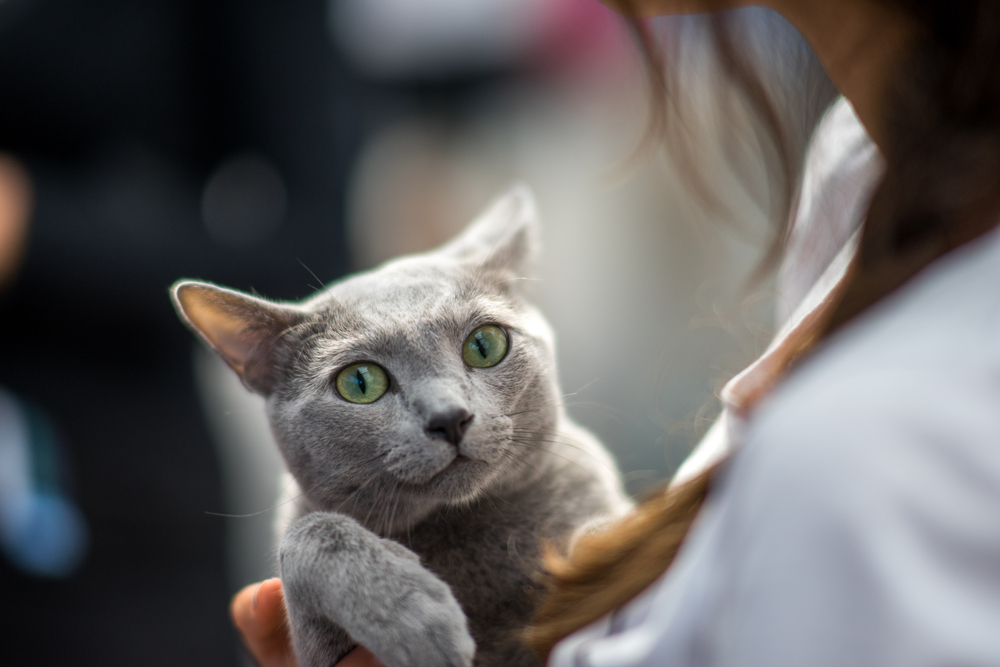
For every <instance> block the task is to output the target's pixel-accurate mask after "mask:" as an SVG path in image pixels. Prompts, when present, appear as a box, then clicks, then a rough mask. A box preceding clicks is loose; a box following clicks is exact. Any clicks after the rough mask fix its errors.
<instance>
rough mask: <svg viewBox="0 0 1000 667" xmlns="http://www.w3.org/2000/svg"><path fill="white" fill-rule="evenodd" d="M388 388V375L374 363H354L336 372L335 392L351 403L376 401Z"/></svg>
mask: <svg viewBox="0 0 1000 667" xmlns="http://www.w3.org/2000/svg"><path fill="white" fill-rule="evenodd" d="M388 388H389V376H388V375H386V373H385V371H384V370H382V368H381V367H379V366H376V365H375V364H371V363H363V364H354V365H352V366H348V367H347V368H345V369H344V370H342V371H340V372H339V373H338V374H337V393H338V394H340V395H341V396H343V397H344V398H345V399H347V400H348V401H350V402H351V403H371V402H373V401H377V400H378V399H379V397H381V396H382V394H384V393H385V392H386V390H387V389H388Z"/></svg>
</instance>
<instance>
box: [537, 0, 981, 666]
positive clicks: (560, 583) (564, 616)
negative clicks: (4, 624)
mask: <svg viewBox="0 0 1000 667" xmlns="http://www.w3.org/2000/svg"><path fill="white" fill-rule="evenodd" d="M884 1H885V2H886V3H891V4H893V5H894V6H896V7H898V8H900V9H902V10H904V11H906V12H907V13H908V14H910V15H911V16H912V17H913V18H915V19H916V20H917V21H918V23H919V25H920V26H921V28H922V34H921V36H920V38H919V40H918V44H917V46H916V48H915V49H914V50H913V52H912V55H911V56H910V58H909V61H908V62H907V65H906V66H905V68H904V69H903V71H902V72H901V75H900V76H898V77H897V78H896V79H895V84H894V87H893V89H892V90H890V91H889V102H890V103H889V104H888V105H887V108H888V110H889V114H888V130H887V136H886V137H885V140H884V141H883V145H881V146H880V148H881V149H882V153H883V156H884V158H885V162H886V171H885V175H884V177H883V180H882V182H881V183H880V185H879V187H878V189H877V190H876V192H875V195H874V197H873V199H872V201H871V204H870V207H869V210H868V216H867V218H866V221H865V225H864V229H863V233H862V237H861V242H860V247H859V250H858V255H857V258H856V260H855V262H854V264H853V266H852V269H851V273H850V274H849V277H848V283H847V285H846V286H845V288H844V291H843V295H842V297H841V299H840V301H839V303H838V304H837V305H836V307H835V308H834V309H833V312H832V315H831V316H830V318H829V320H828V322H827V323H826V325H825V327H824V335H829V334H830V333H831V332H833V331H835V330H837V329H838V328H840V327H841V326H843V325H844V324H845V323H847V322H848V321H850V320H851V319H852V318H854V317H856V316H858V315H859V314H860V313H862V312H864V311H865V310H866V309H868V308H869V307H870V306H871V305H872V304H874V303H876V302H877V301H879V300H880V299H882V298H883V297H885V296H886V295H887V294H889V293H890V292H892V291H893V290H895V289H897V288H899V287H900V286H901V285H903V284H904V283H905V282H906V281H908V280H909V279H910V278H912V277H913V276H914V275H916V274H917V273H918V272H919V271H920V270H921V269H923V268H924V267H925V266H927V265H928V264H930V263H931V262H933V261H934V260H935V259H937V258H939V257H941V256H942V255H944V254H946V253H947V252H949V251H950V250H952V249H954V248H956V247H957V246H959V245H962V244H964V243H966V242H968V241H970V240H972V239H975V238H977V237H979V236H980V235H982V234H984V233H985V232H987V231H989V230H990V229H993V228H994V227H996V226H997V224H998V222H1000V2H998V1H997V0H884ZM713 30H714V34H715V42H716V50H717V53H718V56H719V59H720V62H721V63H722V64H723V70H724V71H725V72H726V73H727V74H728V75H729V76H730V77H731V79H732V80H733V81H734V82H735V84H736V86H737V87H738V88H739V89H741V90H742V91H743V93H744V94H745V95H746V97H747V98H748V101H749V103H750V105H751V107H753V108H754V109H755V111H756V113H757V114H758V119H759V120H760V121H761V123H762V126H763V127H765V128H766V130H767V131H768V132H769V133H771V135H772V140H773V143H772V146H777V147H778V148H777V162H778V163H779V164H780V168H781V169H784V170H787V171H791V170H792V169H794V168H796V167H798V166H799V165H798V163H797V158H796V154H795V152H794V150H793V148H792V147H790V143H789V141H788V134H787V132H786V130H785V129H784V128H783V127H782V125H781V123H780V121H779V119H780V116H779V114H777V113H776V112H775V110H774V109H773V108H771V107H770V106H769V105H770V101H769V99H768V98H767V96H766V95H765V94H764V92H763V89H762V87H761V85H760V82H759V80H757V79H755V78H754V75H753V72H751V71H748V70H746V69H743V68H741V67H740V66H739V62H740V61H739V59H737V58H735V57H734V55H733V54H734V51H733V49H732V44H733V41H732V36H731V35H729V34H727V30H726V22H725V18H724V17H717V18H715V19H713ZM646 50H647V51H648V52H652V51H651V49H650V48H649V45H648V44H647V45H646ZM648 60H649V63H650V67H651V69H658V68H659V63H658V60H657V59H656V58H649V59H648ZM651 80H652V81H654V82H657V84H658V85H659V83H661V82H663V81H664V79H663V75H662V69H660V70H659V74H657V73H654V74H651ZM660 92H673V91H669V90H668V86H666V85H662V86H660V87H659V88H655V89H654V93H660ZM668 140H669V136H668ZM787 171H786V175H785V178H786V180H785V183H787V184H789V185H788V186H787V187H786V188H785V190H784V193H783V197H784V198H785V199H784V204H783V205H782V206H780V207H779V211H778V213H777V215H778V218H779V219H778V222H779V223H780V229H782V230H783V229H785V225H787V213H788V210H789V209H790V206H791V201H792V197H793V194H792V186H791V185H790V184H791V183H792V180H790V177H788V176H787ZM783 237H784V233H783V232H781V233H779V234H778V235H777V238H778V242H777V244H776V245H775V250H774V253H777V252H778V251H779V250H780V247H781V246H780V242H781V240H782V238H783ZM714 474H715V469H714V468H713V469H710V470H708V471H706V472H704V473H702V474H701V475H699V476H698V477H696V478H694V479H692V480H690V481H689V482H687V483H685V484H682V485H678V486H675V487H671V488H667V489H665V490H664V491H662V492H660V493H658V494H656V495H654V496H653V497H651V498H650V499H649V500H647V501H645V502H644V503H642V504H641V505H640V506H639V507H638V508H637V509H636V510H635V512H634V513H633V514H631V515H630V516H629V517H627V518H626V519H625V520H623V521H621V522H620V523H619V524H617V525H615V526H614V527H612V528H610V529H609V530H607V531H605V532H603V533H598V534H593V535H588V536H584V537H583V538H581V539H579V540H578V541H577V544H576V545H575V547H574V549H573V552H572V554H570V555H569V556H564V555H561V554H557V553H550V554H549V555H548V558H547V560H546V567H547V571H548V576H549V581H550V584H551V592H550V594H549V596H548V598H547V599H546V600H545V601H544V603H543V604H542V606H541V608H540V609H539V611H538V613H537V616H536V618H535V622H534V624H533V625H532V626H531V627H530V628H528V630H527V631H526V641H527V642H528V643H529V644H530V645H531V646H533V647H534V648H535V649H536V650H537V651H538V653H539V655H541V656H542V657H543V659H547V657H548V654H549V652H550V651H551V649H552V647H553V646H554V645H555V644H556V642H558V641H559V640H560V639H562V638H563V637H565V636H567V635H568V634H570V633H572V632H574V631H575V630H578V629H579V628H582V627H583V626H585V625H587V624H589V623H591V622H592V621H594V620H596V619H598V618H600V617H602V616H603V615H605V614H607V613H608V612H610V611H612V610H614V609H617V608H618V607H620V606H621V605H623V604H624V603H626V602H628V601H629V600H631V599H632V598H633V597H634V596H635V595H637V594H638V593H639V592H640V591H642V590H643V589H644V588H646V587H647V586H649V585H650V584H651V583H652V582H653V581H655V580H656V579H657V578H658V577H659V576H660V575H662V574H663V572H665V571H666V569H667V568H668V567H669V566H670V563H671V562H672V561H673V559H674V556H675V555H676V554H677V551H678V549H679V548H680V546H681V544H682V542H683V540H684V537H685V536H686V534H687V531H688V528H689V527H690V525H691V522H692V521H693V520H694V518H695V516H696V515H697V513H698V511H699V509H700V508H701V505H702V503H703V501H704V499H705V497H706V496H707V495H708V493H709V491H710V489H711V483H712V478H713V475H714Z"/></svg>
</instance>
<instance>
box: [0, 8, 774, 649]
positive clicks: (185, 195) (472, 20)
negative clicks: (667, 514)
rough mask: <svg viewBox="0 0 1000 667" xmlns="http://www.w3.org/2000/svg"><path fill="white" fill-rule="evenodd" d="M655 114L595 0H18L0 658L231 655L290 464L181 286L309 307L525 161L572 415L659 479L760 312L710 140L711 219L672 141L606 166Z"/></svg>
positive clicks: (410, 245)
mask: <svg viewBox="0 0 1000 667" xmlns="http://www.w3.org/2000/svg"><path fill="white" fill-rule="evenodd" d="M686 92H687V91H686ZM694 92H697V91H694ZM694 92H692V94H694ZM648 107H649V99H648V96H647V93H646V87H645V79H644V73H643V70H642V65H641V62H640V60H639V58H638V56H637V52H636V49H635V46H634V44H633V39H632V37H631V36H630V34H629V32H628V30H627V29H626V27H625V25H624V24H623V23H622V22H621V21H620V20H619V19H618V18H617V17H615V16H614V15H613V14H611V13H610V12H609V11H607V10H606V9H604V8H603V7H602V6H601V5H600V4H599V3H598V2H597V0H479V1H477V2H467V1H464V0H296V1H295V2H279V1H278V0H197V1H195V0H90V2H86V3H79V2H69V1H67V0H0V323H2V326H0V590H2V591H3V600H4V604H3V605H0V645H2V646H3V648H2V649H0V656H2V657H0V662H2V663H3V664H4V665H66V664H73V665H101V666H104V667H111V666H116V665H135V664H142V665H147V666H154V665H164V666H166V665H171V666H176V665H181V664H183V665H214V666H222V665H237V664H245V662H244V661H245V660H246V658H245V656H242V653H241V649H240V648H239V642H238V639H237V637H236V635H235V633H234V632H233V630H232V629H231V628H230V623H229V620H228V613H227V606H228V599H229V596H230V595H231V594H232V593H233V592H234V591H235V590H237V589H238V588H239V587H240V586H242V585H244V584H246V583H249V582H250V581H252V580H255V579H259V578H263V577H266V576H269V575H270V574H272V573H273V554H272V551H271V538H270V525H271V523H272V522H273V520H274V507H275V505H276V501H275V498H276V497H278V493H279V491H280V488H279V487H278V483H277V481H276V476H275V471H276V470H278V469H279V467H280V461H279V460H278V459H277V455H276V452H275V451H274V450H273V449H272V445H271V443H270V442H269V441H268V439H269V436H268V434H267V429H266V424H264V423H263V413H262V412H261V411H260V407H259V405H258V402H257V400H256V399H255V398H254V397H251V396H249V395H248V394H246V392H244V391H243V390H242V388H241V387H239V385H238V383H236V382H235V378H234V376H232V374H231V373H230V372H229V371H228V370H227V369H225V368H224V367H223V366H222V365H221V363H220V362H218V361H217V360H215V358H214V357H212V356H211V355H209V354H208V353H206V352H205V351H204V350H203V349H201V348H200V347H199V346H198V345H197V344H196V342H195V340H194V338H193V337H192V335H191V334H190V333H189V332H188V331H187V330H186V329H185V328H184V327H183V326H182V325H181V324H180V322H179V321H178V320H177V318H176V316H175V314H174V312H173V309H172V307H171V305H170V302H169V300H168V296H167V288H168V286H169V285H170V284H171V283H172V282H173V281H174V280H176V279H177V278H180V277H195V278H202V279H206V280H211V281H214V282H218V283H222V284H225V285H229V286H232V287H235V288H238V289H242V290H247V291H249V290H256V291H257V292H258V293H260V294H262V295H265V296H267V297H270V298H276V299H299V298H302V297H305V296H308V295H309V294H311V293H312V292H313V291H314V290H315V289H317V288H318V287H319V286H320V284H321V283H326V282H329V281H331V280H335V279H337V278H338V277H341V276H343V275H345V274H346V273H348V272H350V271H354V270H360V269H364V268H368V267H371V266H374V265H376V264H378V263H379V262H381V261H383V260H385V259H388V258H390V257H393V256H395V255H398V254H400V253H404V252H413V251H419V250H425V249H429V248H432V247H434V246H436V245H437V244H439V243H441V242H443V241H444V240H446V239H448V238H449V237H450V236H451V235H452V234H453V233H455V232H456V231H457V230H459V229H460V228H461V227H462V226H463V225H464V224H465V223H467V222H468V221H469V220H471V218H472V216H473V215H474V214H475V213H477V212H478V210H479V209H481V208H482V207H483V206H485V205H486V203H487V202H488V201H489V200H490V199H491V198H492V197H494V196H495V195H497V194H498V193H500V192H501V191H502V190H503V189H505V188H506V187H507V186H508V184H509V183H510V182H512V181H513V180H523V181H525V182H527V183H528V184H529V185H531V186H532V187H533V188H534V190H535V192H536V194H537V197H538V201H539V208H540V211H541V215H542V218H543V222H544V240H545V254H544V260H543V262H542V264H541V265H540V266H539V269H538V275H537V277H538V278H539V280H538V281H537V282H534V283H533V287H532V289H533V291H534V298H535V299H536V300H537V301H538V302H539V303H540V304H541V305H542V307H543V311H544V312H545V313H546V314H547V316H548V317H549V319H550V320H551V322H552V323H553V325H554V328H555V330H556V333H557V340H558V352H559V363H560V377H561V381H562V386H563V389H564V391H565V392H567V394H568V396H567V398H566V403H567V406H568V409H569V411H570V413H571V414H572V415H573V416H574V417H575V418H576V419H577V420H578V421H580V422H581V423H583V424H584V425H586V426H587V427H589V428H590V429H592V430H593V431H594V432H596V433H597V434H598V435H599V436H600V437H601V438H602V439H603V441H604V442H605V443H607V445H608V446H609V447H610V448H611V449H612V450H613V451H614V452H615V454H616V456H617V457H618V460H619V462H620V464H621V467H622V469H623V471H624V472H625V473H626V479H627V482H628V486H629V489H630V491H631V492H633V493H636V494H641V493H642V491H643V489H648V488H649V487H650V485H652V484H655V483H657V482H658V481H662V480H664V479H666V478H667V477H669V475H670V474H671V472H672V471H673V470H674V469H675V468H676V467H677V465H678V464H679V463H680V462H681V460H682V459H683V457H684V456H685V455H686V453H687V452H688V451H689V450H690V449H691V447H692V446H693V445H694V443H695V442H696V441H697V438H698V437H699V436H700V434H702V433H703V432H704V431H705V430H706V429H707V427H708V425H709V423H710V421H711V419H712V418H713V417H714V415H715V414H716V413H717V411H718V406H717V403H716V400H715V393H716V391H717V390H718V388H719V387H720V386H721V384H722V383H723V382H724V381H725V380H726V379H728V377H730V376H731V375H732V374H733V373H735V372H736V371H738V370H739V369H740V368H741V367H742V366H743V365H745V364H746V363H747V362H748V361H749V360H751V359H752V358H753V356H754V355H755V354H756V353H758V352H760V351H761V350H762V349H763V347H764V345H765V344H766V343H767V340H768V336H769V335H770V331H771V330H772V328H773V327H772V321H771V319H772V315H771V313H772V309H773V304H772V300H773V299H772V298H771V294H772V290H771V288H770V287H769V283H767V282H766V281H765V282H764V283H760V284H757V285H756V286H755V287H754V288H753V289H752V290H748V289H747V288H746V279H747V276H748V275H749V273H750V271H751V270H752V268H753V267H754V266H755V264H756V262H757V261H758V260H759V258H760V256H761V250H762V248H764V247H765V246H766V244H767V242H768V233H767V224H766V222H765V221H766V218H767V214H766V213H765V212H764V211H762V209H761V206H759V205H758V204H757V203H755V202H757V201H760V200H761V197H760V196H759V195H760V192H756V193H755V192H754V191H753V188H750V189H749V190H748V188H747V187H746V186H745V185H740V184H738V183H736V181H735V180H734V179H733V177H732V175H731V174H730V173H729V172H728V171H727V170H726V169H725V167H724V163H725V162H726V159H725V158H726V156H725V155H723V153H722V152H720V151H718V150H715V152H713V150H714V149H712V148H711V147H705V148H704V155H702V156H701V165H702V171H703V172H704V173H705V174H706V175H707V178H708V179H709V180H710V181H711V182H712V184H713V185H714V186H716V187H717V188H718V189H719V190H720V192H722V193H723V199H724V200H725V202H726V206H725V207H724V208H725V209H726V211H728V213H727V214H726V215H723V214H722V213H721V209H713V210H715V211H716V212H715V213H711V212H706V209H705V208H704V206H702V205H700V204H699V202H698V201H696V199H695V198H694V197H693V196H692V195H691V193H690V180H689V179H685V178H684V174H679V173H678V171H677V167H675V166H671V164H672V163H671V162H670V160H664V159H660V158H655V159H651V160H649V161H646V162H644V163H642V164H641V165H640V166H639V167H637V168H628V169H625V170H622V169H616V168H615V166H616V165H618V164H620V163H621V161H622V160H623V159H625V158H626V157H627V156H628V155H629V154H630V153H631V151H632V150H633V148H634V147H635V146H636V145H637V144H638V143H639V142H640V140H641V138H642V136H643V132H644V128H645V124H646V119H647V113H648ZM751 143H752V142H751ZM751 152H752V146H751ZM623 175H624V177H623ZM761 188H762V189H763V190H766V189H767V183H766V179H764V180H763V181H762V183H761V184H759V188H758V189H761ZM765 199H766V197H765ZM722 217H726V218H728V219H730V222H729V223H726V222H721V221H720V220H716V219H714V218H722ZM732 219H737V220H738V221H739V224H735V225H734V224H730V223H731V221H732ZM277 502H280V501H277ZM222 515H240V516H231V517H228V518H227V517H225V516H222Z"/></svg>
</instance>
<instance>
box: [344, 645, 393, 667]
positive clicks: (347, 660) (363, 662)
mask: <svg viewBox="0 0 1000 667" xmlns="http://www.w3.org/2000/svg"><path fill="white" fill-rule="evenodd" d="M337 667H385V665H383V664H382V661H381V660H379V659H378V658H376V657H375V656H373V655H372V654H371V651H369V650H368V649H366V648H365V647H364V646H359V647H357V648H356V649H354V650H353V651H351V652H350V653H348V654H347V655H345V656H344V659H343V660H341V661H340V662H338V663H337Z"/></svg>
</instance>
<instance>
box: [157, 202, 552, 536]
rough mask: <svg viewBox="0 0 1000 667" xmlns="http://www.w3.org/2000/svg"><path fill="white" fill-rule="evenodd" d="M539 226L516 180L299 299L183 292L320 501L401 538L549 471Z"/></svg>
mask: <svg viewBox="0 0 1000 667" xmlns="http://www.w3.org/2000/svg"><path fill="white" fill-rule="evenodd" d="M537 225H538V223H537V217H536V213H535V206H534V202H533V199H532V197H531V194H530V192H529V191H528V190H527V189H526V188H524V187H516V188H514V189H513V190H511V191H510V192H509V193H508V194H507V195H505V196H503V197H501V198H500V199H498V200H497V201H496V202H495V203H494V204H493V205H491V206H490V207H489V208H487V210H486V211H485V212H484V213H483V214H482V215H481V216H480V217H479V218H477V219H476V220H475V221H474V222H473V223H472V224H471V225H470V226H469V227H468V228H467V229H466V230H465V231H464V232H462V233H461V234H460V235H459V236H458V237H457V238H455V239H454V240H452V241H451V242H450V243H448V244H447V245H445V246H444V247H442V248H440V249H438V250H436V251H433V252H429V253H426V254H421V255H413V256H408V257H403V258H400V259H397V260H394V261H391V262H389V263H387V264H385V265H383V266H381V267H379V268H377V269H375V270H372V271H369V272H365V273H360V274H357V275H354V276H350V277H348V278H345V279H344V280H341V281H339V282H337V283H334V284H332V285H330V286H329V287H328V288H326V289H325V290H324V291H322V292H320V293H318V294H316V295H315V296H313V297H311V298H309V299H307V300H305V301H303V302H301V303H294V304H293V303H275V302H271V301H265V300H263V299H260V298H257V297H253V296H249V295H246V294H242V293H240V292H236V291H233V290H229V289H225V288H222V287H217V286H215V285H212V284H209V283H204V282H196V281H190V280H182V281H179V282H178V283H176V284H175V285H174V286H173V288H172V295H173V300H174V304H175V305H176V307H177V310H178V313H179V314H180V316H181V317H182V318H183V319H184V321H185V322H186V323H187V324H188V325H189V326H190V327H191V328H192V329H193V330H194V331H195V332H196V333H198V334H199V335H200V336H201V337H202V338H203V339H204V340H205V341H207V342H208V344H209V345H210V346H211V347H212V348H213V349H214V350H215V351H216V352H218V353H219V355H221V356H222V358H223V359H224V360H225V361H226V362H227V363H228V364H229V365H230V366H231V367H232V368H233V370H235V371H236V372H237V373H238V374H239V376H240V377H241V379H242V380H243V383H244V384H245V385H246V386H247V387H248V388H249V389H251V390H253V391H255V392H257V393H260V394H262V395H263V396H265V397H266V398H267V406H268V414H269V417H270V420H271V426H272V430H273V432H274V435H275V437H276V439H277V441H278V444H279V447H280V448H281V450H282V454H283V455H284V457H285V461H286V462H287V464H288V466H289V468H290V470H291V471H292V473H293V474H294V475H295V477H296V478H297V480H298V481H299V484H300V486H301V487H302V489H303V492H304V493H305V495H306V497H307V499H308V500H309V502H310V504H311V505H312V506H314V507H315V508H317V509H327V510H339V511H342V512H346V513H349V514H352V515H354V516H356V517H358V518H359V519H360V520H362V521H363V522H365V523H367V524H368V525H369V526H370V527H372V528H373V529H375V530H378V531H379V532H384V533H389V532H394V531H396V530H401V529H404V528H405V527H407V526H408V525H411V524H412V523H413V522H414V521H417V520H419V519H420V518H422V517H423V516H425V515H426V514H427V513H429V512H431V511H433V510H434V509H436V508H437V507H441V506H442V505H455V504H461V503H466V502H469V501H471V500H473V499H474V498H476V497H477V496H479V495H480V494H482V493H483V492H484V491H486V490H488V489H498V488H502V487H508V488H509V487H514V486H516V485H519V484H527V483H530V481H531V479H532V477H533V476H534V475H536V474H539V473H538V471H539V470H540V469H542V468H544V463H545V461H544V457H545V447H544V444H545V441H546V440H549V439H551V437H553V436H552V429H553V428H554V427H555V425H556V422H557V420H558V418H559V415H560V408H559V407H558V403H559V401H558V393H557V388H556V380H555V378H556V372H555V361H554V353H553V340H552V332H551V330H550V329H549V327H548V325H547V323H546V322H545V320H544V319H543V318H542V317H541V315H540V314H539V313H538V312H537V311H536V310H535V308H534V307H532V306H531V305H530V304H528V303H527V302H526V301H525V300H524V299H523V298H522V296H521V288H522V285H523V283H522V279H523V272H524V270H525V265H526V263H528V262H529V261H530V260H531V259H532V258H533V256H534V255H535V253H536V250H537V240H536V237H537V233H538V230H537Z"/></svg>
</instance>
